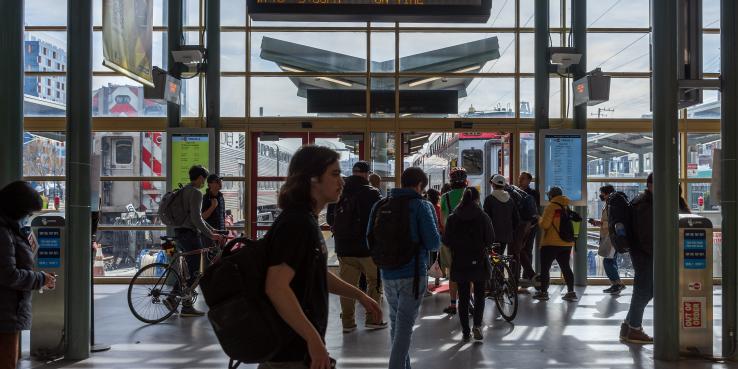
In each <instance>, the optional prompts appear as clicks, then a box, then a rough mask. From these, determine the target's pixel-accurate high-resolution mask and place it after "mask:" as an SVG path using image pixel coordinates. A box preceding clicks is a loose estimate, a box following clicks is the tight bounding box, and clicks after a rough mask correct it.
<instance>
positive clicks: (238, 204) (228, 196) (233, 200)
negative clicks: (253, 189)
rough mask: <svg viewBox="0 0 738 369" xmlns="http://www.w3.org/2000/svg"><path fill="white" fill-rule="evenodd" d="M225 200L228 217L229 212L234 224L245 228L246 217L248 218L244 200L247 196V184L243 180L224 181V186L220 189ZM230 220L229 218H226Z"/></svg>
mask: <svg viewBox="0 0 738 369" xmlns="http://www.w3.org/2000/svg"><path fill="white" fill-rule="evenodd" d="M220 192H221V193H222V194H223V199H224V200H225V212H226V218H228V214H230V215H231V216H232V221H233V226H234V227H239V228H241V229H243V228H244V219H246V218H245V217H246V206H245V203H244V200H245V198H246V186H245V183H244V182H243V181H223V187H222V188H221V189H220ZM226 221H227V222H228V221H229V220H228V219H226Z"/></svg>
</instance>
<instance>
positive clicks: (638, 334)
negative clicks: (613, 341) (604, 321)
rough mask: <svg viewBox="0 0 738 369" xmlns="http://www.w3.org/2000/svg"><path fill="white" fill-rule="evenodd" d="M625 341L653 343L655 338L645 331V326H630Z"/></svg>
mask: <svg viewBox="0 0 738 369" xmlns="http://www.w3.org/2000/svg"><path fill="white" fill-rule="evenodd" d="M625 342H628V343H638V344H651V343H653V338H651V337H649V336H648V335H647V334H646V333H645V332H643V327H641V328H633V327H629V329H628V335H627V336H626V337H625Z"/></svg>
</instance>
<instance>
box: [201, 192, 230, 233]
mask: <svg viewBox="0 0 738 369" xmlns="http://www.w3.org/2000/svg"><path fill="white" fill-rule="evenodd" d="M215 199H217V201H218V206H217V207H216V208H215V210H213V213H212V214H210V216H209V217H207V218H205V219H203V220H205V222H206V223H208V224H210V226H211V227H213V228H215V229H218V230H223V229H225V199H224V198H223V194H222V193H220V192H218V196H217V197H215ZM213 200H214V198H213V197H212V195H211V194H210V191H208V192H206V193H205V195H203V196H202V210H201V211H200V212H204V211H205V210H208V209H210V204H211V203H212V201H213Z"/></svg>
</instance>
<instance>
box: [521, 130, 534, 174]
mask: <svg viewBox="0 0 738 369" xmlns="http://www.w3.org/2000/svg"><path fill="white" fill-rule="evenodd" d="M520 171H521V172H528V173H530V174H531V175H532V176H533V178H534V179H535V176H536V134H535V133H532V132H521V133H520ZM531 186H533V187H535V183H534V182H533V183H531Z"/></svg>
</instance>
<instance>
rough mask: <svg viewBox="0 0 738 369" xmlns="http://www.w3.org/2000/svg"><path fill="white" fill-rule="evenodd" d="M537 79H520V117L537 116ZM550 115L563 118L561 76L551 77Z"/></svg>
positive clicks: (530, 117)
mask: <svg viewBox="0 0 738 369" xmlns="http://www.w3.org/2000/svg"><path fill="white" fill-rule="evenodd" d="M535 83H536V82H535V79H534V78H521V79H520V118H529V119H532V118H535V111H536V99H535V96H536V95H535V89H536V88H535V87H536V85H535ZM549 92H550V93H549V99H548V116H549V117H550V118H561V97H562V94H561V78H550V79H549Z"/></svg>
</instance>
